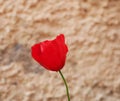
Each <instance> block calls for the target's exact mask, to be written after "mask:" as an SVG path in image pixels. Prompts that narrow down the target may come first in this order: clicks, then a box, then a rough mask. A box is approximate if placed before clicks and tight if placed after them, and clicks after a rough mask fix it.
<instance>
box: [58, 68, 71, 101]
mask: <svg viewBox="0 0 120 101" xmlns="http://www.w3.org/2000/svg"><path fill="white" fill-rule="evenodd" d="M59 73H60V75H61V77H62V79H63V81H64V84H65V86H66V93H67V97H68V101H70V95H69V88H68V85H67V82H66V80H65V78H64V76H63V74H62V72H61V71H60V70H59Z"/></svg>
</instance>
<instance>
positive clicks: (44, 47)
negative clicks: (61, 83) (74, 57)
mask: <svg viewBox="0 0 120 101" xmlns="http://www.w3.org/2000/svg"><path fill="white" fill-rule="evenodd" d="M67 52H68V48H67V46H66V44H65V39H64V35H63V34H60V35H59V36H57V37H56V39H54V40H49V41H48V40H46V41H43V42H40V43H37V44H35V45H33V46H32V57H33V58H34V59H35V60H36V61H37V62H38V63H39V64H40V65H42V66H43V67H45V68H46V69H48V70H52V71H59V70H60V69H62V68H63V66H64V64H65V59H66V54H67Z"/></svg>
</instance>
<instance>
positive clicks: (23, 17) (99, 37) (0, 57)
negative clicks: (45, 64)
mask: <svg viewBox="0 0 120 101" xmlns="http://www.w3.org/2000/svg"><path fill="white" fill-rule="evenodd" d="M59 33H64V34H65V37H66V42H67V44H68V46H69V53H68V56H67V61H66V65H65V67H64V68H63V69H62V71H63V73H64V75H65V77H66V79H67V82H68V84H69V88H70V95H71V101H120V0H0V101H67V99H66V93H65V87H64V85H63V82H62V80H61V78H60V76H59V75H58V73H55V72H50V71H47V70H44V69H43V68H42V67H41V66H39V64H38V63H36V62H35V61H34V60H33V59H32V58H31V55H30V47H31V46H32V45H33V44H34V43H36V42H39V41H43V40H45V39H53V38H54V37H55V36H56V35H57V34H59Z"/></svg>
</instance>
